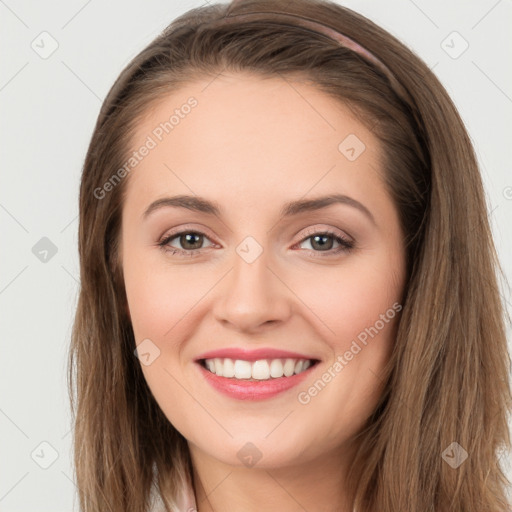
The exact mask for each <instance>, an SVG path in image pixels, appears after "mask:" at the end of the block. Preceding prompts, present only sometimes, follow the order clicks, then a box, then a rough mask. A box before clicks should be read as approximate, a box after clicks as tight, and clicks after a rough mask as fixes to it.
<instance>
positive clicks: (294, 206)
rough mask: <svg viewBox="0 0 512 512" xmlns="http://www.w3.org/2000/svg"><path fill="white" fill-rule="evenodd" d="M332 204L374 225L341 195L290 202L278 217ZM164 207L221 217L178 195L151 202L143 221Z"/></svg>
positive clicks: (215, 209) (204, 203)
mask: <svg viewBox="0 0 512 512" xmlns="http://www.w3.org/2000/svg"><path fill="white" fill-rule="evenodd" d="M332 204H345V205H348V206H352V207H353V208H357V209H358V210H359V211H361V212H362V213H364V214H365V215H366V216H367V217H368V218H369V219H370V220H371V221H372V223H373V224H375V217H374V216H373V215H372V213H371V212H370V210H369V209H368V208H367V207H366V206H365V205H364V204H362V203H360V202H359V201H356V200H355V199H353V198H352V197H349V196H346V195H343V194H330V195H327V196H322V197H317V198H314V199H299V200H297V201H291V202H289V203H286V204H285V205H284V206H283V207H282V208H281V212H280V217H281V218H285V217H291V216H293V215H298V214H300V213H305V212H312V211H317V210H321V209H323V208H327V207H328V206H331V205H332ZM165 207H174V208H186V209H187V210H192V211H196V212H201V213H206V214H209V215H216V216H220V215H221V207H220V205H219V203H217V202H215V201H209V200H208V199H205V198H202V197H198V196H189V195H179V196H173V197H164V198H162V199H157V200H156V201H154V202H152V203H151V204H150V205H149V206H148V207H147V208H146V210H145V211H144V213H143V214H142V218H143V220H145V219H147V218H148V217H149V216H150V215H151V213H153V212H155V211H156V210H160V209H161V208H165Z"/></svg>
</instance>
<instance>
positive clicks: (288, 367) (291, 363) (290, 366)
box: [283, 359, 295, 377]
mask: <svg viewBox="0 0 512 512" xmlns="http://www.w3.org/2000/svg"><path fill="white" fill-rule="evenodd" d="M294 370H295V359H287V360H286V361H285V362H284V365H283V373H284V376H285V377H291V376H292V375H293V371H294Z"/></svg>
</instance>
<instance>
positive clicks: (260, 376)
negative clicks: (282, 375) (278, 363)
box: [252, 359, 270, 380]
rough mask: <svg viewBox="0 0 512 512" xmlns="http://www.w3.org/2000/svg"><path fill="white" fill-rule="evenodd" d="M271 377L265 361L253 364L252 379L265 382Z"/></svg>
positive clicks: (261, 360)
mask: <svg viewBox="0 0 512 512" xmlns="http://www.w3.org/2000/svg"><path fill="white" fill-rule="evenodd" d="M269 377H270V367H269V365H268V363H267V361H266V360H265V359H260V360H259V361H254V363H252V378H253V379H257V380H265V379H268V378H269Z"/></svg>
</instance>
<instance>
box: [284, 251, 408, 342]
mask: <svg viewBox="0 0 512 512" xmlns="http://www.w3.org/2000/svg"><path fill="white" fill-rule="evenodd" d="M396 256H397V255H395V256H393V257H392V259H394V260H396V259H397V257H396ZM397 265H398V266H397ZM401 275H402V271H401V267H400V266H399V262H397V261H391V258H389V257H388V256H387V254H385V253H383V254H382V255H368V256H365V257H360V258H355V257H354V258H353V259H351V260H350V261H349V260H348V259H347V263H346V264H342V265H340V266H339V267H338V268H337V269H336V270H333V268H330V269H322V271H321V272H320V271H319V272H318V273H317V274H316V275H315V279H314V281H312V280H310V279H309V280H304V279H295V283H294V285H293V289H294V291H295V292H296V293H297V295H298V296H299V297H300V298H301V299H302V300H303V302H304V303H305V304H306V305H307V306H308V308H310V310H311V311H312V312H313V313H314V316H315V317H316V318H317V320H316V322H315V323H316V324H317V325H318V326H319V328H320V330H321V332H322V333H324V336H325V339H326V340H329V342H330V345H331V347H332V348H333V349H334V350H335V351H336V352H344V351H345V350H348V349H349V347H350V344H351V342H352V340H354V339H357V337H358V336H359V337H360V338H364V336H365V334H364V333H367V331H368V330H369V329H370V330H371V328H372V327H374V326H375V324H376V323H377V330H378V331H379V334H378V335H379V339H381V340H383V339H384V338H386V337H389V336H390V335H391V334H392V333H391V332H390V331H391V330H392V326H393V324H394V323H395V322H394V320H393V318H395V316H397V315H396V310H395V309H393V304H395V303H398V302H399V301H400V298H401V295H402V289H403V280H402V277H401ZM290 279H292V277H291V276H290ZM390 309H391V310H390ZM386 312H388V313H386ZM381 315H383V316H384V320H381V319H382V316H381ZM383 322H384V323H383ZM372 332H373V333H374V331H373V330H372Z"/></svg>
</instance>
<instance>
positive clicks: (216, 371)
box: [213, 357, 223, 377]
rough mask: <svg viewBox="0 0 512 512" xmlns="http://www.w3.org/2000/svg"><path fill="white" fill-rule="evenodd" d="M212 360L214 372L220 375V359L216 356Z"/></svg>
mask: <svg viewBox="0 0 512 512" xmlns="http://www.w3.org/2000/svg"><path fill="white" fill-rule="evenodd" d="M213 362H214V363H215V373H216V374H217V375H218V376H219V377H222V376H223V374H222V366H223V364H222V359H220V358H218V357H216V358H215V359H214V360H213Z"/></svg>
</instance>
